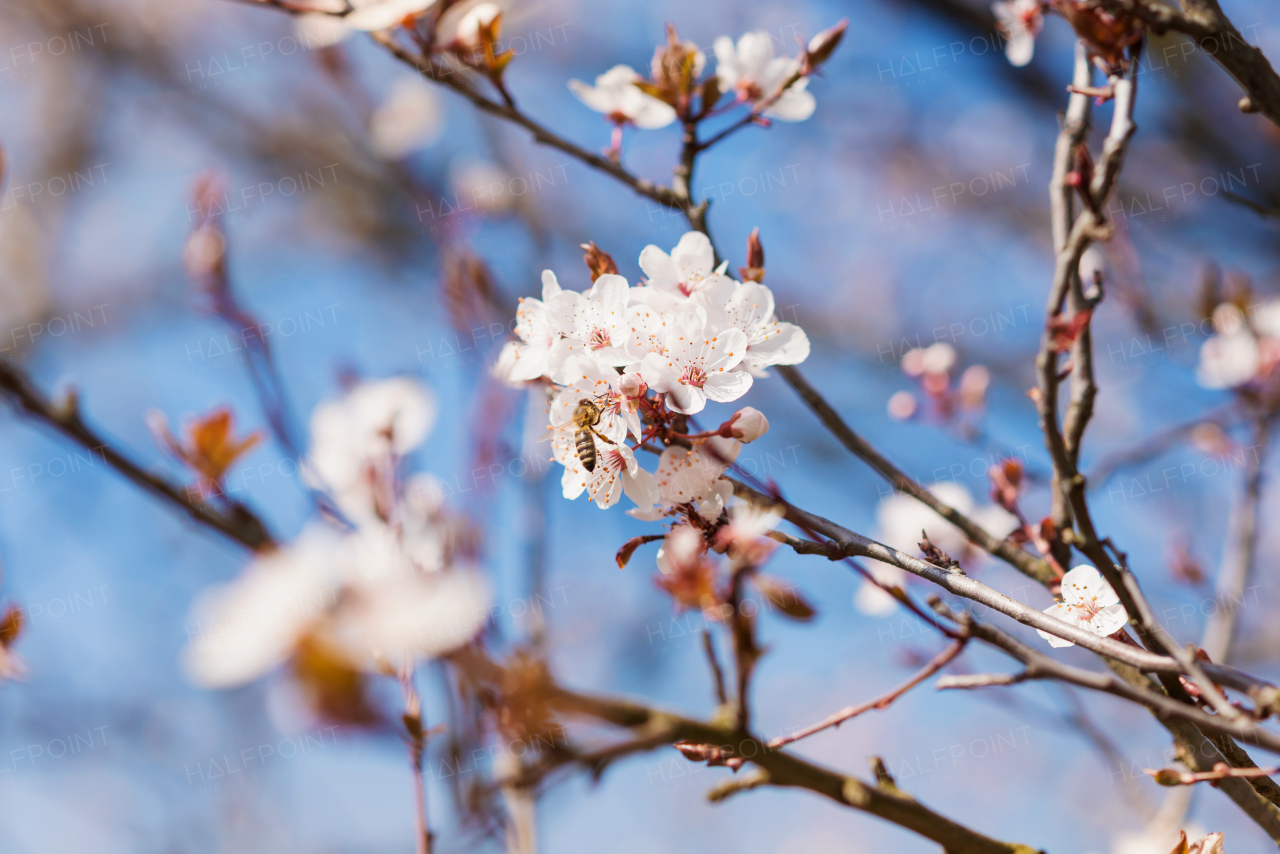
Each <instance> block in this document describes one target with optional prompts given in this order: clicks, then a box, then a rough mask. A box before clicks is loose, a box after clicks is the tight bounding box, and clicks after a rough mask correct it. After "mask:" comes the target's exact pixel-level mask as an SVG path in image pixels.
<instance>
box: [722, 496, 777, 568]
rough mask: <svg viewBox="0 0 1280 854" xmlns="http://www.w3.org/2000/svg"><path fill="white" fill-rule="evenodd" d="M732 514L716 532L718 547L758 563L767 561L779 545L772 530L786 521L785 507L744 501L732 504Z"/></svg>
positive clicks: (730, 555) (749, 561) (747, 560)
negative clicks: (771, 535)
mask: <svg viewBox="0 0 1280 854" xmlns="http://www.w3.org/2000/svg"><path fill="white" fill-rule="evenodd" d="M728 516H729V522H728V524H726V525H725V526H724V527H723V528H721V529H720V530H719V531H717V532H716V546H717V549H723V550H724V551H725V553H726V554H728V555H729V557H731V558H734V559H735V560H741V561H744V562H746V563H750V564H754V565H757V566H758V565H759V564H762V563H764V561H765V560H766V559H767V558H768V557H769V555H770V554H772V553H773V551H774V549H776V548H777V547H778V542H777V540H774V539H772V538H770V537H769V533H770V532H771V531H773V529H775V528H777V527H778V523H779V522H781V521H782V517H783V508H782V507H781V506H780V505H774V506H771V507H761V506H759V505H757V504H753V503H751V502H746V501H740V502H738V503H737V504H735V505H733V506H732V507H730V508H729V512H728Z"/></svg>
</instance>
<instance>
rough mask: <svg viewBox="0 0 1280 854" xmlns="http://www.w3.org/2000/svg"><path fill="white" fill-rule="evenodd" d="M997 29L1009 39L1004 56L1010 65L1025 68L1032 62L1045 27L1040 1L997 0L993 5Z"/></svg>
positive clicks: (992, 9)
mask: <svg viewBox="0 0 1280 854" xmlns="http://www.w3.org/2000/svg"><path fill="white" fill-rule="evenodd" d="M991 11H992V12H994V13H995V16H996V28H997V29H999V30H1000V32H1001V33H1002V34H1004V37H1005V38H1006V39H1008V41H1007V42H1006V43H1005V46H1004V55H1005V57H1006V58H1007V59H1008V60H1009V64H1010V65H1015V66H1019V67H1021V66H1023V65H1026V64H1027V63H1029V62H1030V61H1031V57H1032V55H1033V54H1034V53H1035V49H1036V36H1037V35H1038V34H1039V33H1040V29H1041V28H1042V27H1043V26H1044V13H1043V11H1041V9H1040V0H1007V2H1006V0H997V2H995V3H992V4H991Z"/></svg>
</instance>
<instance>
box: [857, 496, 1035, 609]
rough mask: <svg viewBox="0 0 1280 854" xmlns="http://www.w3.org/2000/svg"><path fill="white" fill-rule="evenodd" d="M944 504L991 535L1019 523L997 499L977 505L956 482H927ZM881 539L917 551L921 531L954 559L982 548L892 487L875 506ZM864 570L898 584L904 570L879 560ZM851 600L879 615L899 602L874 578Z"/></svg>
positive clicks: (1006, 532)
mask: <svg viewBox="0 0 1280 854" xmlns="http://www.w3.org/2000/svg"><path fill="white" fill-rule="evenodd" d="M929 492H931V493H933V495H934V496H935V497H937V498H938V500H940V501H941V502H942V503H943V504H946V505H947V506H948V507H951V508H953V509H955V510H958V511H960V512H961V513H963V514H964V515H966V516H968V517H969V518H971V519H972V520H973V521H974V522H976V523H977V524H978V525H979V527H981V528H982V529H983V530H985V531H986V532H987V533H989V534H991V535H992V536H994V537H1001V538H1002V537H1006V536H1008V535H1009V534H1010V533H1012V532H1013V531H1014V530H1015V529H1017V528H1018V527H1019V522H1018V519H1017V517H1015V516H1014V515H1013V514H1012V513H1010V512H1009V511H1007V510H1005V509H1004V508H1003V507H1000V506H998V505H995V504H988V505H984V506H982V507H978V508H976V509H975V507H974V502H973V496H972V495H971V494H970V493H969V490H968V489H966V488H965V487H964V486H962V485H961V484H959V483H956V482H954V481H943V482H941V483H935V484H933V485H932V486H930V487H929ZM876 523H877V528H878V531H879V539H880V541H881V542H883V543H884V544H885V545H888V546H892V547H893V548H895V549H897V550H898V551H900V552H904V553H906V554H912V555H914V554H919V553H920V541H921V533H922V532H923V533H925V534H927V535H928V537H929V541H930V542H932V543H933V544H934V545H935V546H937V547H938V548H940V549H942V551H944V552H946V553H947V554H948V555H950V556H951V557H953V558H955V559H957V560H963V559H965V558H970V557H975V556H977V555H979V554H980V552H979V551H978V550H977V549H975V548H974V547H973V546H971V545H970V543H969V539H968V537H966V536H965V534H964V532H963V531H961V530H960V529H959V528H957V527H956V526H955V525H953V524H951V523H950V522H948V521H947V520H946V519H944V518H942V517H941V516H940V515H938V513H936V512H935V511H934V510H933V509H932V508H930V507H929V506H928V505H927V504H925V503H924V502H922V501H920V500H918V499H916V498H913V497H912V496H910V495H906V494H905V493H901V492H895V493H894V494H893V495H890V496H888V497H886V498H885V499H884V500H883V501H881V502H880V505H879V506H878V507H877V508H876ZM868 570H869V571H870V572H871V573H872V574H873V575H874V576H875V577H876V578H877V579H878V580H879V581H880V582H881V583H883V584H885V585H888V586H901V585H902V584H904V583H905V582H906V574H905V573H904V572H903V571H902V570H901V569H899V568H898V567H895V566H891V565H889V564H883V563H875V562H873V563H871V564H870V565H869V566H868ZM855 605H856V606H857V607H858V609H859V610H860V611H862V612H863V613H867V614H872V615H880V614H885V613H889V612H891V611H893V610H894V609H895V608H896V607H897V606H898V600H897V599H894V598H893V597H892V596H890V595H889V594H887V593H885V592H884V591H883V590H880V589H878V588H876V586H875V585H874V584H871V583H869V582H866V581H864V582H863V583H862V586H861V587H859V588H858V596H857V598H856V599H855Z"/></svg>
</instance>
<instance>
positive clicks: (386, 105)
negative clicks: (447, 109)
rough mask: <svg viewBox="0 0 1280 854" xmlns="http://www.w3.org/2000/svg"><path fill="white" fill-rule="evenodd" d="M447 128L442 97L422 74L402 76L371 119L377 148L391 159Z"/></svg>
mask: <svg viewBox="0 0 1280 854" xmlns="http://www.w3.org/2000/svg"><path fill="white" fill-rule="evenodd" d="M443 132H444V111H443V109H442V108H441V105H440V98H439V96H438V95H437V94H436V93H435V91H434V90H433V89H432V88H431V84H429V83H427V82H426V81H425V80H423V79H422V78H421V77H418V76H417V75H412V76H408V77H401V78H400V79H399V80H397V81H396V82H395V83H394V84H392V86H391V90H390V91H389V92H388V93H387V98H386V100H385V101H383V102H382V104H381V105H379V107H378V109H376V110H375V111H374V113H373V116H372V118H370V120H369V139H370V141H371V142H372V143H373V148H374V150H375V151H377V152H378V154H380V155H381V156H383V157H385V158H387V159H388V160H399V159H400V158H402V157H405V156H406V155H409V154H412V153H413V152H415V151H417V150H418V149H419V148H425V147H426V146H428V145H431V144H432V143H433V142H435V141H436V140H437V139H439V138H440V134H442V133H443Z"/></svg>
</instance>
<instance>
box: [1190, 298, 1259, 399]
mask: <svg viewBox="0 0 1280 854" xmlns="http://www.w3.org/2000/svg"><path fill="white" fill-rule="evenodd" d="M1213 328H1214V334H1213V335H1211V336H1210V337H1209V338H1208V339H1207V340H1206V341H1205V342H1204V343H1203V344H1201V345H1200V363H1199V364H1198V365H1197V366H1196V379H1197V380H1198V381H1199V383H1200V385H1202V386H1204V387H1205V388H1240V387H1242V386H1245V385H1249V384H1262V383H1264V382H1266V381H1267V379H1268V378H1270V377H1271V375H1272V373H1273V371H1274V370H1275V367H1276V365H1277V364H1280V300H1275V301H1272V302H1267V303H1263V304H1262V305H1258V306H1253V307H1251V308H1250V309H1249V312H1248V314H1247V315H1246V314H1245V312H1243V311H1241V310H1240V307H1239V306H1237V305H1236V304H1235V303H1229V302H1227V303H1223V304H1222V305H1219V306H1218V307H1217V308H1216V309H1214V311H1213Z"/></svg>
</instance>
